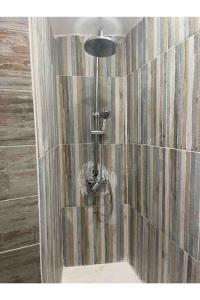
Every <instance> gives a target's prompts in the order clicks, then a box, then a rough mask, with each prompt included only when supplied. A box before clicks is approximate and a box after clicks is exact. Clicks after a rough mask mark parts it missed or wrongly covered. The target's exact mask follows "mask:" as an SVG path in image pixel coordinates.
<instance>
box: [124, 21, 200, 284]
mask: <svg viewBox="0 0 200 300" xmlns="http://www.w3.org/2000/svg"><path fill="white" fill-rule="evenodd" d="M199 30H200V18H143V19H142V20H141V21H140V22H139V23H138V24H137V25H136V26H135V27H134V28H133V29H132V30H131V32H130V33H129V34H128V35H127V38H126V42H127V44H126V45H127V61H128V63H127V72H128V79H127V86H128V89H127V94H128V97H127V119H128V120H127V151H126V153H127V154H126V155H127V165H129V166H128V177H127V178H128V179H127V185H128V187H127V191H128V192H127V198H128V199H127V202H128V203H129V204H130V207H131V208H130V216H131V217H130V225H131V227H130V241H131V243H130V245H131V247H130V261H131V263H132V264H133V266H134V267H135V268H136V270H137V271H138V274H139V275H140V276H141V278H142V279H143V280H144V281H146V282H200V277H199V273H200V256H199V253H200V249H199V241H200V231H199V228H200V227H199V225H200V200H199V180H200V178H199V174H200V163H199V162H200V161H199V160H200V153H199V150H200V148H199V115H200V114H199V107H200V98H199V87H200V81H199V78H200V76H199V75H200V74H199V70H200V69H199V63H200V56H199V52H200V43H199V40H200V35H199V34H200V33H199ZM130 158H131V159H132V160H131V163H130ZM130 164H131V165H132V167H131V165H130ZM131 177H132V179H131ZM133 187H134V188H133ZM133 224H134V226H133ZM153 239H155V240H154V242H152V241H153ZM136 241H137V245H136V244H135V242H136ZM163 247H164V250H163ZM140 249H142V250H140ZM141 251H142V255H141ZM159 253H160V254H159ZM160 255H161V256H160Z"/></svg>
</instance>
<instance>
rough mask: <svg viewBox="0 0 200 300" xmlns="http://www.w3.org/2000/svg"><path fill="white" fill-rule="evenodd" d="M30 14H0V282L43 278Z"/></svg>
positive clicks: (33, 280)
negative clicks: (29, 30) (41, 270)
mask: <svg viewBox="0 0 200 300" xmlns="http://www.w3.org/2000/svg"><path fill="white" fill-rule="evenodd" d="M34 129H35V128H34V113H33V99H32V89H31V69H30V53H29V33H28V19H27V18H0V282H4V283H11V282H15V283H18V282H21V283H23V282H24V283H25V282H40V255H39V228H38V227H39V225H38V223H39V222H38V197H37V170H36V147H35V143H36V142H35V132H34Z"/></svg>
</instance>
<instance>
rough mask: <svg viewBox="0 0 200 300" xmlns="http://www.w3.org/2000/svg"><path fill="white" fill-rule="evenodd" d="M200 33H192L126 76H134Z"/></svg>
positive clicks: (199, 31)
mask: <svg viewBox="0 0 200 300" xmlns="http://www.w3.org/2000/svg"><path fill="white" fill-rule="evenodd" d="M199 33H200V29H199V30H198V31H196V32H194V33H193V34H191V35H190V36H188V37H187V38H185V39H183V40H182V42H179V43H177V44H175V45H174V46H172V47H170V48H169V49H167V50H165V51H163V52H161V53H159V54H158V55H157V56H156V57H154V58H153V59H151V60H149V61H147V62H146V63H144V64H143V65H142V66H141V67H138V68H137V69H135V70H133V71H131V72H130V73H128V72H127V76H130V75H132V74H134V73H135V72H138V71H139V70H140V69H142V68H143V67H145V66H146V65H148V64H150V63H152V62H153V61H154V60H156V59H158V58H159V57H161V56H162V55H164V54H165V53H167V52H169V51H171V50H173V49H175V48H176V47H178V46H180V45H181V44H183V43H185V42H186V41H187V40H188V39H190V38H192V37H194V36H195V35H197V34H199Z"/></svg>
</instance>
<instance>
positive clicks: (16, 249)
mask: <svg viewBox="0 0 200 300" xmlns="http://www.w3.org/2000/svg"><path fill="white" fill-rule="evenodd" d="M37 245H40V243H35V244H30V245H27V246H24V247H19V248H13V249H10V250H5V251H1V252H0V255H1V254H4V253H9V252H14V251H18V250H21V249H26V248H30V247H34V246H37Z"/></svg>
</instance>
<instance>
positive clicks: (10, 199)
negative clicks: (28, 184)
mask: <svg viewBox="0 0 200 300" xmlns="http://www.w3.org/2000/svg"><path fill="white" fill-rule="evenodd" d="M35 197H38V195H32V196H23V197H18V198H9V199H3V200H0V205H1V204H2V203H4V202H8V201H15V200H23V199H27V198H35Z"/></svg>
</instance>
